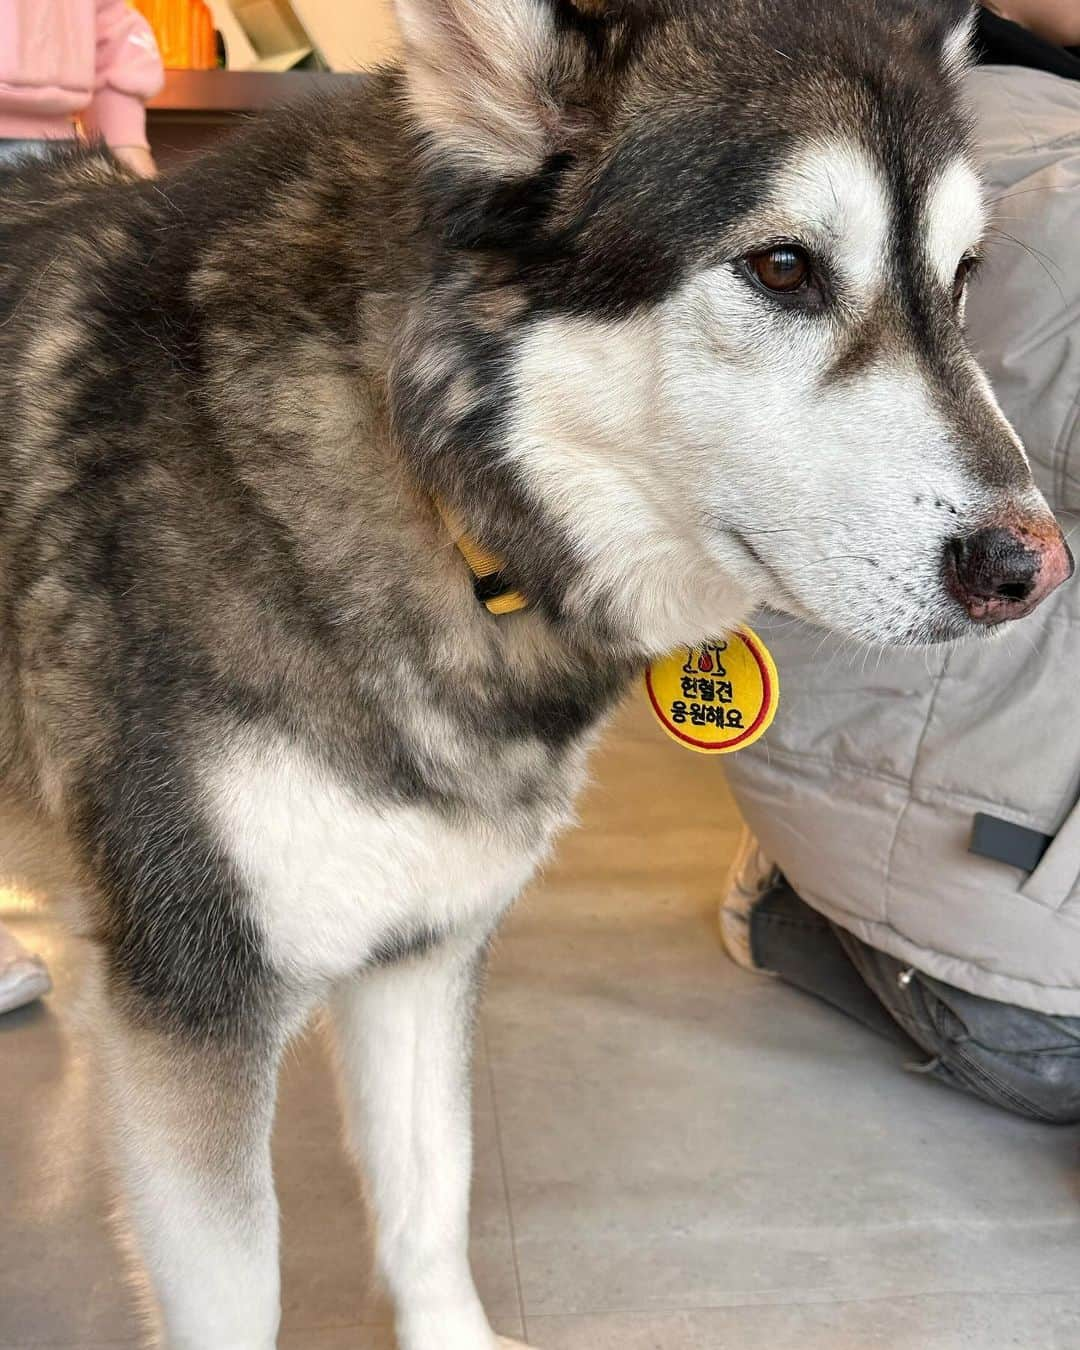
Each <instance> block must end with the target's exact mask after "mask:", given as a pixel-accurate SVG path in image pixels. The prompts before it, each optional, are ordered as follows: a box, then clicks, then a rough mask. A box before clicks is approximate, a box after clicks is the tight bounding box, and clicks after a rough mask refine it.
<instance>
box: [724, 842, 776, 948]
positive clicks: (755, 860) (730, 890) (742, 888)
mask: <svg viewBox="0 0 1080 1350" xmlns="http://www.w3.org/2000/svg"><path fill="white" fill-rule="evenodd" d="M778 876H779V871H778V869H777V867H776V865H775V863H772V862H770V861H769V859H768V858H766V856H765V854H764V853H762V851H761V845H760V844H759V843H758V841H757V840H756V839H755V838H754V836H753V835H752V834H751V833H750V831H749V830H748V829H747V828H746V827H745V826H743V832H742V837H741V838H740V840H739V847H738V849H737V850H736V851H735V858H734V861H733V862H732V864H731V870H730V871H729V872H728V874H727V882H726V883H725V884H726V890H725V894H724V898H723V899H722V900H721V901H720V936H721V938H722V939H723V943H724V949H725V950H726V952H727V954H728V956H730V957H731V959H732V960H733V961H734V962H735V964H736V965H738V966H742V967H743V969H744V970H756V971H757V972H758V973H759V974H768V973H770V972H768V971H762V969H761V967H760V966H758V965H755V964H754V957H753V952H752V949H751V945H750V912H751V910H752V909H753V908H754V906H755V905H756V904H757V902H758V901H759V900H760V899H761V897H762V896H763V895H764V894H765V892H766V891H767V890H768V889H769V887H770V886H771V885H772V884H773V883H774V882H775V881H776V879H777V877H778Z"/></svg>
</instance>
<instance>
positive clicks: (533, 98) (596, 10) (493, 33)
mask: <svg viewBox="0 0 1080 1350" xmlns="http://www.w3.org/2000/svg"><path fill="white" fill-rule="evenodd" d="M623 3H624V0H576V3H573V4H572V3H570V0H394V7H395V10H396V12H397V18H398V25H399V27H400V29H401V32H402V36H403V38H404V42H405V67H406V77H407V81H408V91H409V100H410V103H411V105H412V111H413V115H414V117H415V119H416V122H417V123H418V125H419V127H420V129H421V130H422V131H423V132H424V133H425V134H426V135H427V136H428V137H429V138H430V139H431V141H432V143H433V146H434V147H435V148H436V149H437V150H438V152H439V153H440V154H441V155H442V156H444V157H449V158H451V159H453V160H454V161H456V162H457V164H458V165H459V167H461V168H462V169H464V170H466V171H467V172H469V173H473V174H476V175H479V176H481V177H486V176H495V177H499V178H504V177H510V178H523V177H526V176H527V175H529V174H532V173H535V172H536V171H537V169H538V168H539V167H540V165H541V164H543V162H544V160H545V158H546V156H547V155H548V154H549V153H550V151H551V149H552V146H553V145H554V144H555V142H556V140H557V138H558V133H559V128H560V125H561V121H562V116H563V110H562V106H561V95H562V91H563V89H564V88H565V87H566V85H567V84H568V83H569V81H570V80H571V78H572V77H573V73H574V66H575V63H576V61H577V60H578V59H580V52H581V46H582V41H581V34H580V33H574V32H573V31H572V29H573V27H574V24H573V22H571V21H570V20H572V19H573V18H574V16H576V17H577V18H578V19H579V20H580V23H581V24H583V25H598V24H599V25H602V24H603V23H604V22H605V20H606V17H607V15H608V14H609V13H610V12H612V11H614V10H616V9H622V8H623Z"/></svg>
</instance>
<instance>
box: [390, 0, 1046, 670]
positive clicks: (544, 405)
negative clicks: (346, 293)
mask: <svg viewBox="0 0 1080 1350" xmlns="http://www.w3.org/2000/svg"><path fill="white" fill-rule="evenodd" d="M397 5H398V11H399V16H400V19H401V22H402V28H403V31H404V34H405V40H406V50H407V58H406V72H407V87H408V97H409V102H410V108H411V112H412V116H413V118H414V121H415V123H416V124H417V126H418V128H419V130H420V133H421V137H422V140H421V145H422V153H423V156H424V163H425V165H426V169H425V173H426V184H427V201H428V205H429V209H430V211H431V212H432V213H433V216H434V218H435V219H436V222H437V225H438V229H439V237H440V239H441V245H440V247H439V249H438V251H437V260H436V263H435V267H434V269H433V275H432V279H431V282H430V285H429V286H428V288H427V290H426V292H425V297H424V300H423V303H422V304H420V305H419V306H418V307H417V310H416V312H415V313H416V320H415V323H414V326H413V328H412V330H411V339H412V343H413V346H412V348H411V355H410V357H409V359H408V361H403V363H402V366H401V369H400V370H399V372H398V405H399V411H400V415H401V416H402V417H403V418H404V419H405V420H407V421H408V420H409V419H411V422H410V430H411V431H412V433H414V436H415V439H416V440H417V441H419V442H423V444H424V446H425V450H424V452H423V454H424V465H425V469H426V471H427V473H428V475H429V477H430V479H431V481H432V482H433V484H434V486H435V487H436V489H437V490H441V491H444V492H446V493H448V494H450V495H451V496H455V497H456V498H458V499H459V504H460V505H462V506H464V507H465V508H466V509H467V510H471V511H473V512H474V513H475V514H476V515H477V516H478V517H479V524H480V526H481V528H482V532H483V534H484V536H485V538H486V539H487V540H490V541H491V542H493V543H494V544H496V545H497V546H500V547H502V548H503V549H504V550H505V551H506V552H507V553H508V554H509V555H510V565H511V568H512V569H514V568H515V567H516V568H517V569H518V571H519V573H520V572H522V571H523V572H524V573H525V575H524V576H523V577H522V578H521V579H522V580H524V582H525V584H526V585H527V586H529V587H530V589H532V590H533V591H534V592H536V591H538V592H540V594H541V596H542V598H543V599H544V600H545V602H546V603H547V604H548V605H549V607H550V608H552V609H554V610H557V611H558V612H559V614H560V615H561V616H562V617H563V618H564V619H567V620H570V621H573V620H574V619H581V618H584V617H585V616H594V617H595V616H596V615H597V614H599V613H601V612H602V613H603V615H604V620H605V623H606V625H607V628H608V630H609V631H611V632H612V633H619V634H623V635H627V636H630V635H632V637H633V640H634V641H635V642H636V643H638V644H640V645H641V646H643V647H645V648H648V649H650V650H661V649H664V648H667V647H669V646H671V645H673V644H674V643H677V642H683V641H691V640H695V639H698V638H701V637H704V636H706V635H707V634H709V633H715V632H717V631H720V630H721V629H723V628H725V627H726V626H727V625H729V624H730V623H732V622H733V621H735V620H737V619H738V618H739V617H740V616H741V614H742V613H744V612H745V611H746V610H747V609H748V608H749V607H750V606H752V605H753V604H755V603H760V602H766V603H769V604H772V605H774V606H778V607H781V608H784V609H787V610H789V611H791V612H793V613H797V614H800V615H804V616H806V617H809V618H812V619H814V620H816V621H817V622H819V623H822V624H825V625H827V626H829V627H830V628H833V629H835V630H838V631H841V632H844V633H848V634H851V635H854V636H857V637H860V638H863V639H866V640H869V641H876V642H927V641H934V640H940V639H943V638H950V637H955V636H960V635H963V634H964V633H966V632H969V631H974V630H975V629H977V628H985V627H986V626H989V625H992V624H995V623H997V622H999V621H1001V620H1004V619H1008V618H1013V617H1018V616H1020V615H1023V614H1025V613H1027V612H1028V611H1029V610H1030V609H1031V608H1033V607H1034V605H1035V604H1037V603H1038V602H1039V600H1041V599H1042V598H1043V597H1044V596H1045V595H1047V594H1048V593H1049V592H1050V591H1051V590H1052V589H1053V588H1054V587H1055V586H1057V585H1058V584H1059V583H1060V582H1061V581H1063V580H1064V579H1065V578H1066V577H1067V576H1068V575H1069V574H1070V573H1071V570H1072V560H1071V557H1070V555H1069V552H1068V549H1067V548H1066V546H1065V543H1064V540H1063V539H1062V536H1061V533H1060V530H1059V529H1058V527H1057V525H1056V523H1055V522H1054V519H1053V517H1052V515H1051V514H1050V512H1049V510H1048V508H1047V506H1046V504H1045V502H1044V501H1043V499H1042V498H1041V496H1040V494H1039V492H1038V491H1037V489H1036V488H1035V485H1034V483H1033V481H1032V478H1031V474H1030V471H1029V467H1028V463H1027V460H1026V457H1025V455H1024V451H1023V449H1022V447H1021V445H1020V443H1019V441H1018V439H1017V437H1016V435H1015V434H1014V432H1013V431H1012V429H1011V428H1010V426H1009V424H1008V422H1007V421H1006V420H1005V418H1004V416H1003V415H1002V413H1001V411H1000V409H999V408H998V406H997V404H996V402H995V400H994V397H993V394H992V393H991V391H990V388H989V386H988V384H987V381H986V379H985V378H984V376H983V375H982V373H981V372H980V370H979V368H978V367H977V365H976V363H975V362H974V360H973V358H972V356H971V355H970V353H969V351H968V348H967V345H966V343H965V338H964V331H963V322H964V297H965V292H966V289H967V286H968V283H969V278H970V274H971V273H972V271H973V270H974V268H975V267H976V266H977V264H978V261H979V257H980V254H981V252H982V250H983V248H984V242H983V241H984V234H985V232H986V206H985V203H984V201H983V194H982V192H981V189H980V183H979V179H978V176H977V173H976V171H975V168H974V167H973V158H972V152H971V148H970V145H969V140H968V131H969V128H968V126H967V123H966V120H965V116H964V113H963V112H962V110H961V107H960V104H959V93H958V83H959V79H960V75H961V74H962V71H963V66H964V61H965V53H966V49H967V44H968V38H969V34H970V25H971V12H970V9H969V7H968V5H967V4H966V3H961V0H806V2H805V3H804V2H803V0H799V3H795V0H789V2H788V3H779V4H778V3H775V0H577V3H576V4H572V3H571V2H570V0H397ZM554 540H557V541H558V542H557V543H554V542H552V541H554Z"/></svg>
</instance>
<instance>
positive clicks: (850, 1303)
mask: <svg viewBox="0 0 1080 1350" xmlns="http://www.w3.org/2000/svg"><path fill="white" fill-rule="evenodd" d="M1075 1295H1076V1290H1075V1289H1004V1290H998V1289H995V1290H993V1291H992V1292H990V1291H988V1290H986V1289H926V1290H922V1291H920V1292H919V1293H917V1294H873V1295H871V1296H870V1297H869V1298H814V1297H812V1296H811V1297H808V1298H794V1299H792V1298H777V1299H765V1300H761V1299H751V1300H750V1301H749V1302H740V1303H682V1304H672V1305H671V1306H670V1307H664V1306H657V1307H652V1308H587V1309H575V1310H573V1311H571V1312H566V1311H564V1312H534V1313H533V1317H534V1318H535V1319H536V1320H537V1321H538V1322H555V1321H559V1320H567V1321H573V1320H577V1319H581V1318H587V1317H631V1318H636V1317H678V1316H680V1315H681V1314H683V1313H722V1312H747V1311H750V1310H759V1309H767V1308H861V1307H869V1306H872V1305H873V1304H875V1303H921V1302H924V1301H928V1300H930V1299H943V1298H979V1299H982V1298H994V1299H1013V1298H1017V1299H1018V1298H1073V1297H1075Z"/></svg>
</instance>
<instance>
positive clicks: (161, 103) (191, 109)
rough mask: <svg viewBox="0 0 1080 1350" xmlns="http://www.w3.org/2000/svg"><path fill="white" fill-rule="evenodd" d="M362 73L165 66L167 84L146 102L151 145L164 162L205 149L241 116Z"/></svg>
mask: <svg viewBox="0 0 1080 1350" xmlns="http://www.w3.org/2000/svg"><path fill="white" fill-rule="evenodd" d="M362 78H363V77H362V76H358V75H346V74H332V73H327V72H324V71H311V70H296V71H289V72H287V73H286V74H283V75H276V74H270V73H268V72H264V71H240V70H169V71H166V73H165V88H164V89H163V90H162V91H161V93H160V94H158V96H157V97H156V98H154V99H151V101H150V103H149V104H148V105H147V112H146V124H147V134H148V135H149V138H150V146H151V148H152V149H153V151H154V155H155V157H156V158H157V161H158V164H159V165H161V166H162V167H163V168H164V167H167V166H168V165H169V164H174V163H175V162H176V161H177V159H180V158H182V157H184V156H185V155H191V154H197V153H198V152H199V151H200V150H205V149H206V147H207V146H209V145H212V144H213V143H214V142H215V141H216V140H219V139H220V138H221V137H222V136H224V135H225V134H226V133H227V132H229V131H230V130H232V129H233V128H234V127H235V126H236V125H237V124H238V123H239V122H241V121H242V120H243V119H244V118H247V117H251V116H253V115H254V114H256V113H259V112H262V111H264V110H265V109H266V108H272V107H275V106H276V105H278V104H281V103H291V102H294V101H295V100H296V99H299V98H303V97H304V96H305V95H307V94H310V93H312V92H314V91H315V90H319V89H333V88H338V87H340V86H341V85H342V84H343V83H346V82H350V81H355V80H358V79H362Z"/></svg>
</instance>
